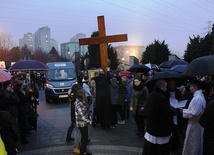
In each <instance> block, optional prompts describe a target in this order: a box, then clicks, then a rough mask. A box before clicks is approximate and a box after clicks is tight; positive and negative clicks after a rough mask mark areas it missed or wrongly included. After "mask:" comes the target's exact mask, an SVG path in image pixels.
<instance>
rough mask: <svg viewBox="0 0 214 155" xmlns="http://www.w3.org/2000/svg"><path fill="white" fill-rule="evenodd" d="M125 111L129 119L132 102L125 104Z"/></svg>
mask: <svg viewBox="0 0 214 155" xmlns="http://www.w3.org/2000/svg"><path fill="white" fill-rule="evenodd" d="M124 111H125V117H126V118H129V112H130V101H125V102H124Z"/></svg>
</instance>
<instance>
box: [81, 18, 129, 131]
mask: <svg viewBox="0 0 214 155" xmlns="http://www.w3.org/2000/svg"><path fill="white" fill-rule="evenodd" d="M98 32H99V36H98V37H92V38H84V39H80V40H79V44H80V45H88V44H99V45H100V59H101V67H102V69H103V71H104V72H105V74H106V75H105V74H100V75H99V76H98V77H95V82H96V101H95V102H96V108H97V115H98V121H99V123H100V124H101V127H102V128H103V129H108V128H109V125H110V116H111V114H110V107H111V101H110V88H109V79H108V75H107V68H108V54H107V43H109V42H119V41H127V35H126V34H121V35H112V36H106V32H105V23H104V16H98Z"/></svg>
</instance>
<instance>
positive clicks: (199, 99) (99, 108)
mask: <svg viewBox="0 0 214 155" xmlns="http://www.w3.org/2000/svg"><path fill="white" fill-rule="evenodd" d="M80 73H81V72H80ZM87 75H88V74H87V73H86V74H85V72H84V73H83V74H78V84H75V85H74V86H73V87H72V91H71V92H70V93H69V96H70V103H71V115H72V114H73V119H72V124H71V126H72V129H73V128H75V127H76V128H75V133H76V134H74V137H73V138H71V132H72V130H68V134H67V139H66V141H69V140H75V147H74V149H73V153H76V154H80V155H83V154H91V153H88V152H87V151H86V150H87V149H86V145H87V141H89V139H88V125H92V126H93V127H97V126H99V127H101V128H102V129H104V130H108V129H112V128H116V127H117V125H120V124H122V125H124V124H125V123H126V122H125V121H126V119H128V118H129V117H130V113H132V114H133V116H134V120H135V123H136V128H137V132H136V135H137V136H139V137H143V138H144V146H143V153H142V154H143V155H169V154H170V153H173V152H175V151H177V150H178V149H181V150H182V155H211V154H214V149H213V147H212V146H213V144H214V143H213V139H214V137H213V136H214V134H213V133H212V131H213V129H214V121H213V120H214V113H213V112H214V111H213V105H214V104H213V103H214V100H213V96H214V81H213V77H212V76H210V75H205V76H204V77H203V78H202V79H197V78H193V79H190V80H188V82H187V83H185V84H183V86H180V87H178V84H177V83H176V82H177V81H176V79H173V78H167V79H159V80H156V81H154V82H155V86H154V87H153V88H148V87H149V85H147V84H146V82H147V80H149V78H151V77H152V75H148V73H146V72H145V73H135V74H132V75H130V74H125V75H121V74H120V72H117V73H116V72H108V73H107V74H104V73H103V72H102V71H100V72H95V75H94V77H92V78H91V79H90V80H89V79H88V77H87ZM76 87H78V89H80V90H82V91H83V92H85V93H82V91H80V92H79V93H81V95H80V94H79V93H78V91H77V90H76ZM73 88H74V89H73ZM89 92H90V93H89ZM78 96H79V97H78ZM80 96H81V97H80ZM88 97H89V98H90V99H88ZM80 98H81V99H80ZM171 98H174V99H176V100H177V101H185V103H186V104H185V105H184V106H182V107H173V105H172V104H171V103H170V102H171ZM77 103H79V104H77ZM72 107H73V108H72ZM91 107H92V108H93V110H92V111H91V110H90V108H91ZM72 109H74V110H72ZM91 113H92V114H91ZM90 116H91V117H90ZM71 118H72V116H71ZM74 118H75V119H74ZM80 124H81V125H80ZM69 129H70V128H69ZM78 130H79V132H78ZM80 137H82V138H80ZM76 139H78V141H76Z"/></svg>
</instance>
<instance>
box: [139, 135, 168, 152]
mask: <svg viewBox="0 0 214 155" xmlns="http://www.w3.org/2000/svg"><path fill="white" fill-rule="evenodd" d="M169 148H170V147H169V143H166V144H152V143H150V142H149V141H147V140H146V139H145V142H144V147H143V155H170V151H169Z"/></svg>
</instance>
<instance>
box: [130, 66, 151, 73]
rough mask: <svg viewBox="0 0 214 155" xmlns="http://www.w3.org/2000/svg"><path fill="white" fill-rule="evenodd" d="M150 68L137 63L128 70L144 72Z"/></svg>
mask: <svg viewBox="0 0 214 155" xmlns="http://www.w3.org/2000/svg"><path fill="white" fill-rule="evenodd" d="M149 70H150V68H149V67H147V66H145V65H141V64H136V65H132V66H131V67H130V68H129V69H128V71H130V72H133V73H138V72H140V73H143V72H148V71H149Z"/></svg>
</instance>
